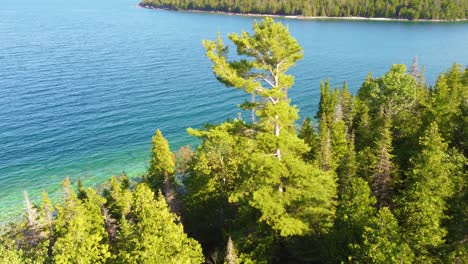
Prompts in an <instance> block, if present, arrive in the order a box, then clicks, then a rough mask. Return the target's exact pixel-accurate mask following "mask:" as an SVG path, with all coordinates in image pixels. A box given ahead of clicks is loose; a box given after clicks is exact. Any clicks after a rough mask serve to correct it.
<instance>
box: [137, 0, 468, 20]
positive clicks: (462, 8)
mask: <svg viewBox="0 0 468 264" xmlns="http://www.w3.org/2000/svg"><path fill="white" fill-rule="evenodd" d="M140 6H143V7H154V8H165V9H174V10H200V11H221V12H228V13H244V14H245V13H248V14H268V15H291V16H312V17H317V16H320V17H368V18H399V19H409V20H417V19H429V20H456V19H466V18H468V0H437V1H432V0H392V1H389V0H373V1H369V0H320V1H319V0H142V2H141V3H140Z"/></svg>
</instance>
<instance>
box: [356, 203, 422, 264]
mask: <svg viewBox="0 0 468 264" xmlns="http://www.w3.org/2000/svg"><path fill="white" fill-rule="evenodd" d="M363 239H364V241H363V244H362V247H361V249H360V250H361V255H360V257H359V258H358V260H357V262H355V263H376V264H391V263H408V264H410V263H413V257H414V256H413V253H412V252H411V249H410V247H409V246H408V244H406V243H405V242H404V241H403V240H402V238H401V234H400V233H399V229H398V222H397V220H396V219H395V217H394V216H393V214H392V212H391V211H390V210H389V209H388V208H387V207H383V208H380V210H379V212H378V213H377V216H376V217H375V219H374V220H373V221H372V223H371V224H370V226H369V227H365V230H364V234H363Z"/></svg>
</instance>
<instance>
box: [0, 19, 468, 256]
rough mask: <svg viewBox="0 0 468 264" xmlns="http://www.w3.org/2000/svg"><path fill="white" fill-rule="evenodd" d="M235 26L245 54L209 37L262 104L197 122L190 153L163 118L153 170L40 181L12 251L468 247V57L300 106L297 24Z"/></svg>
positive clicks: (453, 252)
mask: <svg viewBox="0 0 468 264" xmlns="http://www.w3.org/2000/svg"><path fill="white" fill-rule="evenodd" d="M228 37H229V40H230V41H232V43H233V45H234V46H235V47H236V54H233V53H232V51H231V50H229V49H228V46H227V45H225V44H224V43H223V41H222V39H221V38H220V37H219V36H218V38H217V39H216V40H214V41H209V40H207V41H204V42H203V45H204V47H205V49H206V52H207V57H208V58H209V59H210V60H211V61H212V65H213V72H214V74H215V76H216V78H217V79H218V80H219V81H220V82H221V83H223V84H224V85H226V86H227V87H230V88H235V89H239V90H241V91H243V92H245V94H246V98H249V100H246V101H245V102H243V103H242V102H240V104H239V107H240V111H243V112H245V113H249V115H244V116H248V118H244V119H241V118H237V119H233V120H228V121H226V122H224V123H221V124H209V125H206V126H205V127H203V128H200V129H192V128H189V129H188V133H189V134H191V135H192V136H194V137H197V138H199V139H200V142H201V143H200V144H199V146H198V147H197V148H196V149H194V150H192V149H190V147H183V148H181V149H180V150H179V151H177V152H176V153H172V152H171V150H170V148H169V144H168V142H167V140H166V139H165V138H164V137H163V134H162V133H161V131H159V130H157V131H156V133H155V135H154V136H153V140H152V149H151V159H150V164H149V166H148V171H147V173H146V175H144V176H143V177H142V178H141V179H138V180H132V179H129V178H128V177H127V176H126V175H125V173H123V174H122V175H120V176H118V177H116V176H114V177H112V178H111V179H110V180H109V182H108V183H106V184H105V185H104V186H103V187H102V189H103V190H102V191H97V190H96V189H93V188H86V187H84V186H83V185H82V184H81V183H80V182H78V184H77V185H76V186H75V184H71V182H70V180H69V179H65V180H64V182H63V199H62V201H61V202H59V203H53V202H52V201H51V199H49V198H48V196H47V193H46V192H43V196H42V201H40V202H39V203H37V204H34V203H32V202H31V201H30V200H29V198H28V195H27V193H25V208H26V210H25V213H24V216H23V218H22V219H21V220H20V221H17V222H15V223H12V224H10V225H8V226H5V227H4V229H3V230H2V236H1V238H0V263H228V264H233V263H460V264H461V263H468V230H467V228H468V222H467V219H468V215H467V213H468V208H467V206H468V195H467V193H468V192H467V184H468V178H467V173H466V166H467V158H466V157H467V154H468V153H467V149H468V148H467V142H466V140H467V139H468V115H467V114H468V69H467V68H463V67H462V66H461V65H458V64H454V65H453V67H451V68H450V69H448V70H447V71H446V72H444V73H441V74H440V76H439V77H438V80H437V82H436V83H435V85H433V86H428V85H427V84H426V83H425V80H424V74H423V70H421V69H420V68H419V66H418V65H417V63H416V62H415V63H413V64H412V65H411V67H409V68H407V67H406V66H405V65H393V66H391V67H389V70H388V72H387V73H385V74H384V75H383V76H372V75H368V77H367V78H366V79H365V80H364V81H363V83H362V85H361V87H360V89H359V90H358V91H357V93H356V94H354V95H353V94H351V93H350V91H349V90H348V87H347V85H346V82H344V83H343V85H342V87H330V84H329V81H328V80H327V81H325V82H323V83H321V84H320V91H321V96H320V104H319V109H318V111H317V114H316V116H310V117H303V118H302V119H301V118H300V116H299V109H298V108H297V107H296V106H295V105H292V104H291V100H290V98H289V95H288V91H289V89H290V88H292V87H293V84H294V76H291V75H289V74H288V70H289V69H290V68H291V67H293V66H294V65H295V63H296V62H297V61H299V60H301V59H302V58H303V51H302V48H301V46H300V45H299V43H298V42H297V41H296V39H295V38H294V37H292V36H291V35H290V34H289V31H288V28H287V27H285V26H283V25H282V24H281V23H275V22H274V21H273V20H272V19H270V18H266V19H264V20H263V21H261V22H258V23H257V22H255V24H254V26H253V31H252V33H248V32H242V33H240V34H237V33H233V34H230V35H229V36H228ZM299 120H303V121H301V122H299Z"/></svg>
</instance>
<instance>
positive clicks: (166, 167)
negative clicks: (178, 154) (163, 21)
mask: <svg viewBox="0 0 468 264" xmlns="http://www.w3.org/2000/svg"><path fill="white" fill-rule="evenodd" d="M174 167H175V164H174V158H173V154H172V152H171V150H170V148H169V143H168V142H167V140H166V139H165V138H164V137H163V135H162V133H161V131H160V130H159V129H158V130H156V133H155V135H154V136H153V147H152V150H151V160H150V165H149V170H148V176H147V181H148V183H149V184H150V186H151V188H152V189H153V190H155V191H158V190H162V191H163V193H164V194H166V192H167V191H168V189H169V188H170V184H171V181H172V178H171V176H172V174H173V173H174Z"/></svg>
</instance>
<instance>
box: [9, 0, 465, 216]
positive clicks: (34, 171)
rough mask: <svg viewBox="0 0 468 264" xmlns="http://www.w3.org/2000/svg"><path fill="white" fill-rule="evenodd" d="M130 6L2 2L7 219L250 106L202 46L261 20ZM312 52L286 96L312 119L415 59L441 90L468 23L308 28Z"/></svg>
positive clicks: (301, 26)
mask: <svg viewBox="0 0 468 264" xmlns="http://www.w3.org/2000/svg"><path fill="white" fill-rule="evenodd" d="M135 4H136V1H133V0H99V1H96V0H94V1H91V0H69V1H62V0H43V1H35V0H24V1H17V0H3V1H2V3H1V7H0V146H1V150H0V220H2V219H3V220H4V219H10V218H11V217H12V216H15V215H18V214H19V213H20V212H21V210H22V207H23V200H22V191H23V190H27V191H28V192H29V194H30V196H31V197H32V198H33V199H34V198H37V197H39V195H40V191H41V190H42V189H45V190H47V191H48V192H49V193H51V194H52V196H54V197H58V196H60V181H61V180H63V179H64V178H65V177H66V176H70V178H71V179H72V180H76V179H78V178H81V179H82V180H83V182H84V183H85V185H96V184H99V183H101V182H103V181H105V180H106V179H107V178H109V176H111V175H116V174H120V172H121V171H123V170H124V171H126V172H127V174H129V175H131V176H137V175H140V174H141V173H143V172H144V171H145V169H146V164H147V160H148V156H149V148H150V142H151V136H152V135H153V133H154V131H155V129H156V128H160V129H161V130H162V131H163V133H164V135H165V136H166V137H167V138H168V140H169V142H170V143H171V147H172V148H173V149H177V148H179V147H180V146H182V145H186V144H194V143H196V142H195V141H194V139H193V138H191V137H189V136H188V135H187V133H186V128H187V127H200V126H202V125H203V124H204V123H206V122H219V121H222V120H225V119H227V118H234V117H236V116H237V112H238V110H237V109H236V105H237V104H238V103H240V102H242V101H243V100H244V99H245V96H244V95H243V94H242V93H241V92H239V91H236V90H232V89H227V88H225V87H224V86H223V85H221V84H219V83H217V81H216V79H215V78H214V77H213V74H212V72H211V65H210V62H209V61H208V59H207V58H206V57H205V55H204V49H203V47H202V45H201V41H202V39H207V38H211V39H213V38H215V37H216V33H217V32H220V33H221V34H222V35H226V34H227V33H229V32H239V31H240V30H250V28H251V25H252V22H253V20H254V18H252V17H240V16H225V15H214V14H202V13H182V12H170V11H156V10H146V9H142V8H136V7H135V6H134V5H135ZM278 20H281V21H282V22H283V23H285V24H288V25H289V28H290V31H291V33H292V34H293V35H294V36H295V37H296V38H297V39H298V40H299V42H300V44H301V45H302V46H303V48H304V54H305V57H304V60H302V61H301V62H299V63H298V64H297V66H296V67H295V68H294V69H293V70H292V71H291V72H292V74H294V75H296V85H295V87H294V88H293V89H292V90H291V92H290V95H291V97H292V98H293V103H295V104H297V105H298V106H299V108H300V109H301V115H303V116H304V115H308V116H312V115H313V114H314V113H315V111H316V108H317V102H318V100H319V82H320V80H325V79H326V78H327V77H329V78H330V79H331V83H332V84H334V85H335V84H341V83H342V82H343V81H345V80H346V81H347V82H348V84H349V87H350V89H351V90H352V91H356V90H357V89H358V88H359V85H360V84H361V83H362V81H363V79H364V78H365V77H366V75H367V74H368V72H373V73H374V75H376V76H378V75H381V74H383V73H384V72H386V71H387V70H388V69H389V68H390V66H391V65H392V64H395V63H404V64H407V65H408V64H410V63H411V61H412V58H413V57H414V56H416V55H417V56H418V58H419V64H420V65H424V66H425V69H426V79H427V80H428V82H429V83H431V84H433V83H434V81H435V79H436V78H437V75H438V74H439V73H440V72H442V71H445V70H446V69H448V68H449V67H450V66H451V65H452V63H453V62H459V63H462V64H464V65H466V64H467V63H468V23H404V22H369V21H300V20H287V19H278Z"/></svg>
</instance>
